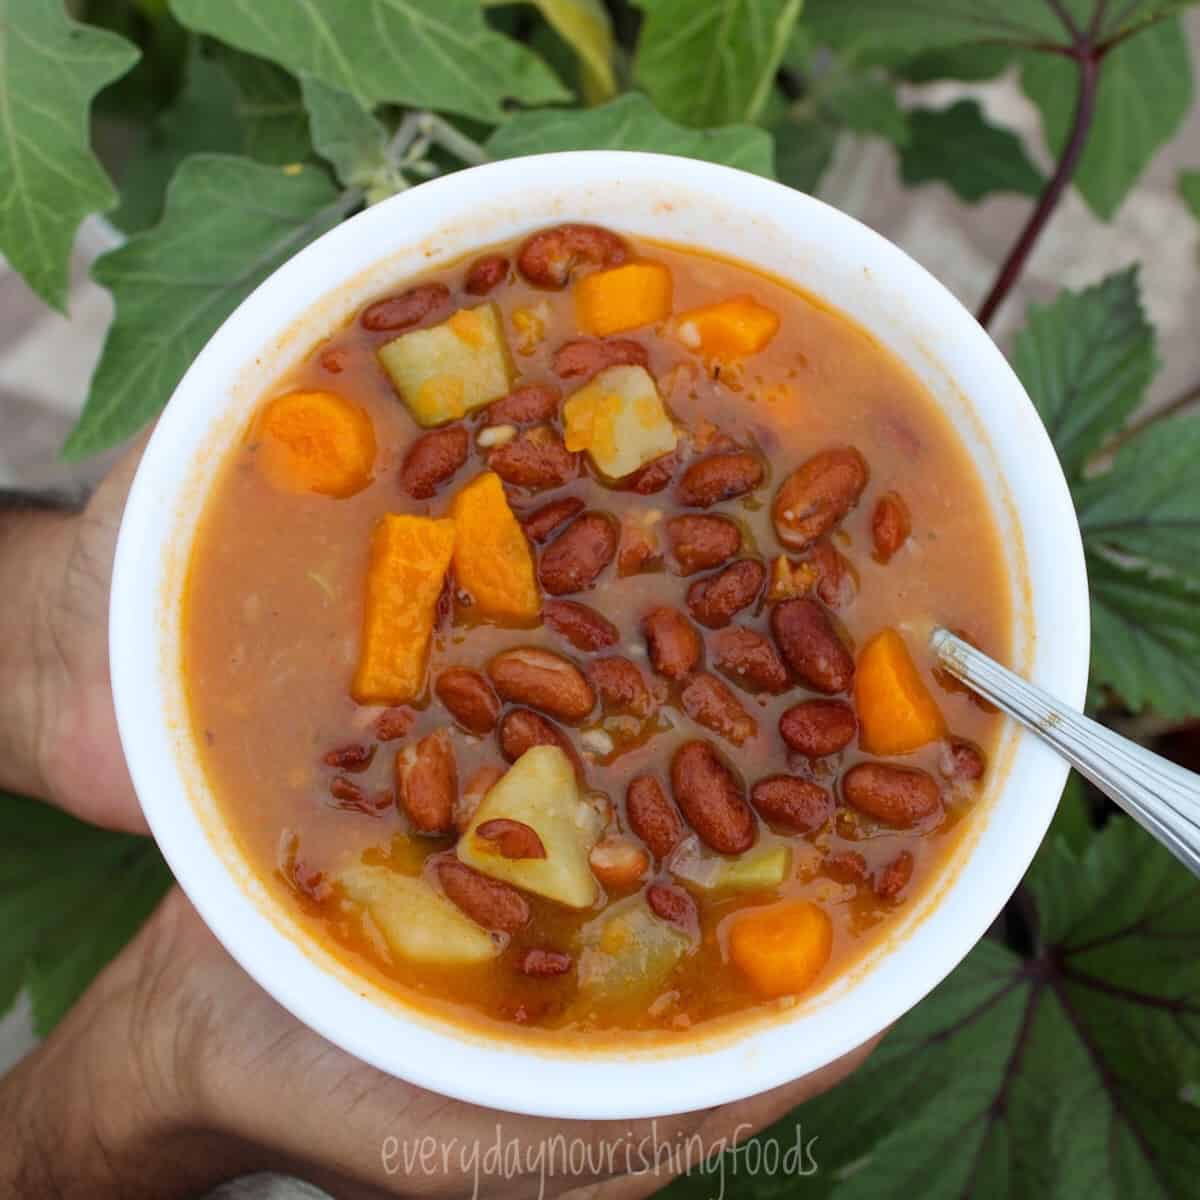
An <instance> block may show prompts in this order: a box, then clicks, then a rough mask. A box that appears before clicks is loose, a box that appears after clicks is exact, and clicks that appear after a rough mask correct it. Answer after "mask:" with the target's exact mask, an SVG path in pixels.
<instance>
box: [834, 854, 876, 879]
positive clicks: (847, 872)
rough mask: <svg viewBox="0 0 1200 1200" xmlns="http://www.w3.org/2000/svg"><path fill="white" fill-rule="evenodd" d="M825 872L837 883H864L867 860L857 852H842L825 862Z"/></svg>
mask: <svg viewBox="0 0 1200 1200" xmlns="http://www.w3.org/2000/svg"><path fill="white" fill-rule="evenodd" d="M825 870H826V873H827V874H829V875H831V876H832V877H833V878H834V879H836V880H837V881H838V882H839V883H864V882H865V881H866V878H867V860H866V859H865V858H863V856H862V855H861V854H859V852H858V851H857V850H844V851H842V853H840V854H835V855H833V856H832V857H831V858H830V859H829V861H828V862H826V864H825Z"/></svg>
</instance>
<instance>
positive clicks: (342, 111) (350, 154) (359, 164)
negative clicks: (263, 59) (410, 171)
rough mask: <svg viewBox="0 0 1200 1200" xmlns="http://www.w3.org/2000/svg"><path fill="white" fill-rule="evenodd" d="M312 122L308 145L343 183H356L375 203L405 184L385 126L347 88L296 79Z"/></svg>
mask: <svg viewBox="0 0 1200 1200" xmlns="http://www.w3.org/2000/svg"><path fill="white" fill-rule="evenodd" d="M300 90H301V93H302V94H303V96H304V106H305V108H306V109H307V110H308V116H309V123H310V125H311V127H312V139H313V148H314V149H315V150H316V152H317V153H318V154H319V155H320V156H321V157H322V158H323V159H325V161H326V162H328V163H329V164H330V166H332V167H333V169H334V172H335V173H336V174H337V177H338V179H339V180H340V181H341V183H342V184H343V185H344V186H346V187H355V188H361V189H362V191H363V194H364V195H365V196H366V198H367V202H368V203H370V204H375V203H377V202H378V201H380V200H384V199H386V198H387V197H388V196H391V195H394V194H395V193H396V192H398V191H400V190H402V189H403V188H404V187H405V186H406V184H405V182H404V179H403V177H402V176H401V175H400V172H399V171H398V170H397V169H396V167H395V165H394V164H393V163H392V161H391V159H390V158H389V157H388V137H387V130H386V129H384V127H383V126H382V125H381V124H380V123H379V121H377V120H376V119H375V117H374V116H373V115H372V114H371V113H370V112H368V111H367V110H366V109H365V108H364V107H363V106H362V104H361V103H359V101H358V100H356V99H355V98H354V97H353V96H351V95H350V93H349V92H342V91H339V90H338V89H337V88H331V87H330V86H329V85H328V84H325V83H322V82H321V81H320V80H319V79H313V78H312V77H311V76H307V75H306V76H305V77H304V78H303V79H302V80H301V81H300Z"/></svg>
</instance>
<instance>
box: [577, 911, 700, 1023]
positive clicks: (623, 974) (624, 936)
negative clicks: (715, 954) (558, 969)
mask: <svg viewBox="0 0 1200 1200" xmlns="http://www.w3.org/2000/svg"><path fill="white" fill-rule="evenodd" d="M580 942H581V945H582V947H583V949H582V952H581V953H580V955H579V967H578V972H577V977H578V980H579V987H580V990H581V991H582V992H583V993H584V994H585V995H586V996H587V998H588V999H589V1000H607V1001H612V1000H621V1001H622V1002H624V1001H626V1000H628V999H630V998H631V997H632V998H637V997H639V996H645V997H649V996H653V995H654V993H655V992H656V991H657V990H658V989H659V988H660V987H662V985H663V983H664V981H665V980H666V978H667V976H668V975H669V974H670V973H671V971H672V970H673V968H674V967H675V964H676V963H677V962H679V960H680V959H681V958H682V957H683V956H684V954H685V953H686V952H687V950H688V948H689V946H690V945H691V941H690V939H689V938H688V936H687V934H685V933H684V932H683V931H682V930H681V929H679V928H678V927H677V926H675V925H672V924H670V923H669V922H667V921H664V920H662V919H660V918H659V917H656V916H655V915H654V914H653V913H652V912H651V911H650V909H649V907H648V906H647V904H646V901H645V900H644V899H643V897H642V896H641V895H637V896H630V897H629V898H628V899H626V900H622V901H620V902H619V903H617V904H611V905H609V907H608V908H607V909H605V911H604V912H603V913H602V914H601V915H600V916H598V917H597V918H596V919H595V920H593V921H590V922H588V924H587V925H585V926H584V927H583V929H582V930H581V931H580Z"/></svg>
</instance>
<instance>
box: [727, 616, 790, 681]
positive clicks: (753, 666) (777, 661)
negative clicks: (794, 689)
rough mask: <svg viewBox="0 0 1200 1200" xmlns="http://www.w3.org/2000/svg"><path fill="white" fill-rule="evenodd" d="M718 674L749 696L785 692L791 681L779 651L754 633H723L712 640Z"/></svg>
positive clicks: (734, 630) (736, 628) (738, 628)
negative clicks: (728, 679) (750, 694)
mask: <svg viewBox="0 0 1200 1200" xmlns="http://www.w3.org/2000/svg"><path fill="white" fill-rule="evenodd" d="M713 657H714V660H715V662H716V666H717V670H718V671H720V672H721V673H722V674H723V675H726V676H728V677H729V678H730V679H732V680H733V682H734V683H736V684H737V685H738V687H740V688H744V689H745V690H746V691H748V692H769V693H770V694H771V695H773V696H777V695H779V693H780V692H786V691H787V689H788V687H789V686H790V683H791V681H790V680H789V679H788V673H787V668H786V667H785V666H784V665H783V659H781V658H780V657H779V651H778V650H776V649H775V647H774V646H772V645H771V643H770V642H769V641H767V639H766V638H765V637H763V636H762V634H760V633H755V632H754V630H753V629H743V628H742V627H741V626H734V627H732V628H729V629H722V630H721V631H720V632H719V633H718V634H717V636H716V637H715V638H714V639H713Z"/></svg>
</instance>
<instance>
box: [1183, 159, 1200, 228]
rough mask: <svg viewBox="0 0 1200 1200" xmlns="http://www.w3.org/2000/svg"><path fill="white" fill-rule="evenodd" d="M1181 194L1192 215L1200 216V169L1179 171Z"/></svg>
mask: <svg viewBox="0 0 1200 1200" xmlns="http://www.w3.org/2000/svg"><path fill="white" fill-rule="evenodd" d="M1179 195H1180V196H1181V197H1182V199H1183V202H1184V203H1185V204H1186V205H1187V206H1188V208H1190V209H1191V210H1192V216H1194V217H1197V218H1200V171H1180V172H1179Z"/></svg>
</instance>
